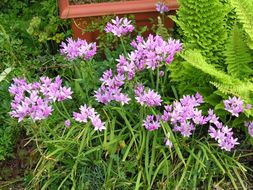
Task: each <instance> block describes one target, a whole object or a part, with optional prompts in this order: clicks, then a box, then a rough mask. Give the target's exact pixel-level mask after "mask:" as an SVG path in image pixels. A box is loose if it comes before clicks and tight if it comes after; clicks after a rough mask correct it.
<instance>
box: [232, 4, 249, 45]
mask: <svg viewBox="0 0 253 190" xmlns="http://www.w3.org/2000/svg"><path fill="white" fill-rule="evenodd" d="M230 2H231V5H232V6H233V7H235V11H236V15H237V17H238V19H239V20H240V22H241V23H242V25H243V29H244V30H245V32H246V33H247V34H248V36H249V38H250V39H249V46H250V48H251V49H253V46H252V44H253V1H252V0H230Z"/></svg>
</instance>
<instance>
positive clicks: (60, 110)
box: [54, 102, 69, 119]
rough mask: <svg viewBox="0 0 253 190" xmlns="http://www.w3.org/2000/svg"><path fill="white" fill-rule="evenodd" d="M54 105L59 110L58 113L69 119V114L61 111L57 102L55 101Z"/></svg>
mask: <svg viewBox="0 0 253 190" xmlns="http://www.w3.org/2000/svg"><path fill="white" fill-rule="evenodd" d="M54 107H55V108H56V110H57V111H58V113H59V114H60V115H61V116H62V117H64V118H65V119H69V117H68V116H66V115H65V114H64V113H62V112H61V110H60V109H59V107H58V106H57V104H56V103H55V102H54Z"/></svg>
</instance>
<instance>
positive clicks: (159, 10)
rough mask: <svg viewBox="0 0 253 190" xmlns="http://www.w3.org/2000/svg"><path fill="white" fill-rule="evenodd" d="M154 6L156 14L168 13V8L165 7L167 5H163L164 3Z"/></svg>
mask: <svg viewBox="0 0 253 190" xmlns="http://www.w3.org/2000/svg"><path fill="white" fill-rule="evenodd" d="M155 6H156V10H157V11H158V12H160V13H161V14H163V13H166V12H168V11H169V8H168V7H167V5H165V3H164V2H158V3H156V4H155Z"/></svg>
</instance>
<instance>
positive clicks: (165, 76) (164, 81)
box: [162, 68, 168, 96]
mask: <svg viewBox="0 0 253 190" xmlns="http://www.w3.org/2000/svg"><path fill="white" fill-rule="evenodd" d="M164 72H165V73H164V76H163V78H164V79H163V85H162V94H163V96H165V94H164V87H165V85H166V82H167V76H168V72H167V71H166V68H165V71H164Z"/></svg>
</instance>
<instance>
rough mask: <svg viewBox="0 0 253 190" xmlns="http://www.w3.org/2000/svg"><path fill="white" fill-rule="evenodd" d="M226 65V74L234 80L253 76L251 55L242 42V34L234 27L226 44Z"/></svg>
mask: <svg viewBox="0 0 253 190" xmlns="http://www.w3.org/2000/svg"><path fill="white" fill-rule="evenodd" d="M225 55H226V64H227V70H228V74H230V75H231V76H234V77H236V78H240V79H245V78H248V77H249V76H250V75H252V74H253V70H252V66H251V64H250V63H252V60H253V59H252V55H251V53H250V49H249V48H248V46H247V45H246V43H245V41H244V35H243V32H242V31H241V30H240V29H239V28H238V27H237V25H235V26H234V28H233V30H232V32H231V35H230V38H229V40H228V42H227V44H226V50H225Z"/></svg>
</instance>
